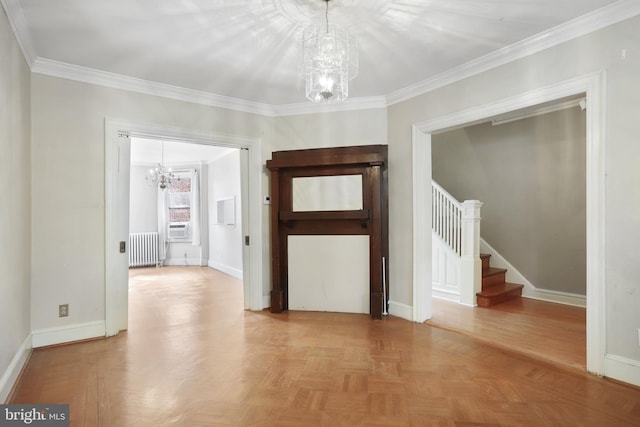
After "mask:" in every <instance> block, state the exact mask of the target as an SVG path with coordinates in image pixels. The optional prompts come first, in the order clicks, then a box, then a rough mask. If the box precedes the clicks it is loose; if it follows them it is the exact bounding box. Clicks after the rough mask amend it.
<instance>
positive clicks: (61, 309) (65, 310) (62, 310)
mask: <svg viewBox="0 0 640 427" xmlns="http://www.w3.org/2000/svg"><path fill="white" fill-rule="evenodd" d="M68 315H69V304H60V305H59V306H58V317H67V316H68Z"/></svg>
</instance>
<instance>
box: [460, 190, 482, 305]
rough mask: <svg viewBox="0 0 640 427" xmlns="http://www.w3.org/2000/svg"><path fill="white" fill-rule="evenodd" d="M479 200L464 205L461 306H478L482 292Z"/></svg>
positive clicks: (480, 203)
mask: <svg viewBox="0 0 640 427" xmlns="http://www.w3.org/2000/svg"><path fill="white" fill-rule="evenodd" d="M481 206H482V202H480V201H478V200H465V201H464V202H463V203H462V255H461V257H460V258H461V259H460V263H461V265H460V304H464V305H469V306H476V305H477V302H476V294H477V293H478V292H480V291H481V290H482V261H481V260H480V207H481Z"/></svg>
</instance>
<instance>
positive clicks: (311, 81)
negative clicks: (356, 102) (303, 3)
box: [302, 0, 358, 103]
mask: <svg viewBox="0 0 640 427" xmlns="http://www.w3.org/2000/svg"><path fill="white" fill-rule="evenodd" d="M322 1H324V2H326V10H325V26H324V27H315V26H314V27H311V28H309V29H307V30H306V31H305V33H304V36H303V40H302V47H303V62H304V63H303V67H304V79H305V93H306V95H307V98H309V100H311V101H312V102H317V103H320V102H323V103H332V102H340V101H344V100H345V99H347V97H348V96H349V80H351V79H353V78H354V77H355V76H356V75H357V74H358V46H357V43H356V40H355V39H354V38H353V37H352V36H351V35H350V34H349V33H348V32H347V31H345V30H341V29H338V28H336V27H334V26H333V25H329V0H322Z"/></svg>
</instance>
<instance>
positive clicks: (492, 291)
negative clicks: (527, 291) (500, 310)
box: [476, 282, 524, 297]
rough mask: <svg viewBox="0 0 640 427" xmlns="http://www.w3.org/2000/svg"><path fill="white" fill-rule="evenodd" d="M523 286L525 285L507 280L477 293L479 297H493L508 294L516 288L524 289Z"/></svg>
mask: <svg viewBox="0 0 640 427" xmlns="http://www.w3.org/2000/svg"><path fill="white" fill-rule="evenodd" d="M522 288H524V285H519V284H517V283H508V282H505V283H502V284H499V285H494V286H489V287H488V288H486V289H483V290H482V291H481V292H478V293H477V294H476V295H477V296H479V297H480V296H482V297H493V296H497V295H502V294H508V293H510V292H513V291H515V290H522Z"/></svg>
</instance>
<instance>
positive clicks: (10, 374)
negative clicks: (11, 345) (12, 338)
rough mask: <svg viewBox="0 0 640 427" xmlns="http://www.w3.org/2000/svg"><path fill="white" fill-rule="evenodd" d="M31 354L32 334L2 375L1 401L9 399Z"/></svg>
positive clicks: (0, 382)
mask: <svg viewBox="0 0 640 427" xmlns="http://www.w3.org/2000/svg"><path fill="white" fill-rule="evenodd" d="M29 354H31V334H29V335H27V337H26V338H25V339H24V341H23V342H22V344H21V345H20V347H19V348H18V351H16V354H15V355H14V356H13V359H11V362H9V366H8V367H7V369H6V370H5V371H4V373H3V374H2V377H0V402H3V403H4V402H6V401H7V398H8V397H9V394H10V393H11V390H12V389H13V386H14V385H15V383H16V381H17V380H18V377H19V376H20V372H22V369H23V368H24V365H25V364H26V363H27V360H29Z"/></svg>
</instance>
